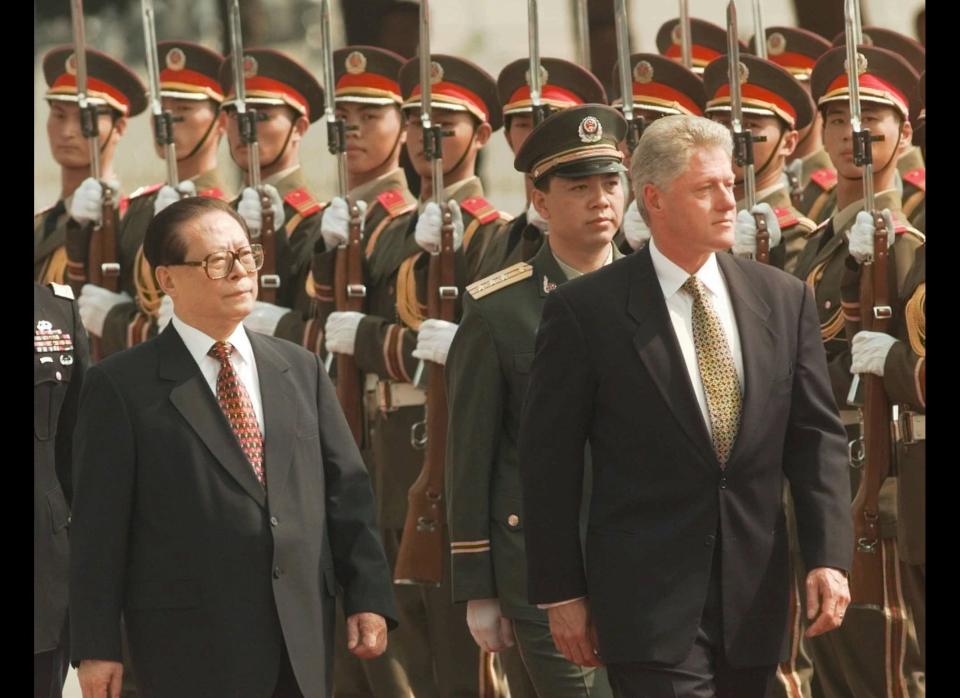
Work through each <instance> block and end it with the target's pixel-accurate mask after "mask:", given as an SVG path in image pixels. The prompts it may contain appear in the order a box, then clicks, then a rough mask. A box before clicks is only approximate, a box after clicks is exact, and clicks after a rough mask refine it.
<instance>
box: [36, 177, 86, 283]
mask: <svg viewBox="0 0 960 698" xmlns="http://www.w3.org/2000/svg"><path fill="white" fill-rule="evenodd" d="M72 200H73V195H72V194H71V195H70V196H68V197H66V198H65V199H58V200H57V203H55V204H54V205H53V206H50V207H49V208H46V209H44V210H43V211H40V212H39V213H37V214H36V215H34V217H33V280H34V281H36V282H37V283H40V284H49V283H56V284H63V283H66V270H67V252H66V249H65V247H64V245H65V244H66V241H67V223H68V222H69V221H70V216H69V214H68V211H69V210H70V202H71V201H72ZM74 225H76V224H74Z"/></svg>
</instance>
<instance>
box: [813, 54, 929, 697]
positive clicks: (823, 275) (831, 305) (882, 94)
mask: <svg viewBox="0 0 960 698" xmlns="http://www.w3.org/2000/svg"><path fill="white" fill-rule="evenodd" d="M858 51H859V53H860V54H861V55H862V56H863V60H861V61H860V64H861V72H860V77H859V84H860V99H861V108H862V112H863V115H862V121H863V124H864V126H866V127H868V128H869V129H870V131H871V133H872V134H875V135H882V136H883V140H880V141H876V142H874V143H873V162H874V168H875V169H874V189H875V191H876V192H877V195H876V205H877V207H878V208H879V209H881V210H883V209H889V216H890V219H891V229H893V230H894V231H895V232H896V234H895V235H891V238H890V241H891V247H890V259H889V264H890V265H891V270H892V271H891V278H894V277H895V279H896V281H895V284H896V288H891V289H890V291H889V297H890V298H897V297H898V296H899V294H900V291H902V290H903V289H904V288H905V282H906V277H907V273H908V272H909V271H910V268H911V267H912V266H913V263H914V258H915V255H916V252H917V249H918V248H919V247H920V245H921V244H922V242H923V234H922V233H920V232H919V231H917V230H915V229H913V228H911V227H910V226H909V225H908V224H907V223H906V220H905V218H904V216H903V213H902V210H901V205H900V196H899V194H898V192H897V190H896V187H895V173H896V160H897V157H898V156H899V155H900V154H901V153H902V152H903V151H904V150H905V149H907V148H909V147H910V136H911V133H912V129H911V121H910V119H911V117H912V116H913V115H915V111H916V109H917V107H918V103H917V102H918V100H917V97H916V83H917V76H916V73H914V71H913V69H912V68H911V67H910V65H909V64H908V63H907V62H906V61H904V60H903V59H902V58H900V57H899V56H897V55H896V54H893V53H891V52H889V51H886V50H884V49H879V48H875V47H868V46H860V47H859V48H858ZM845 60H846V56H845V49H844V48H834V49H831V50H830V51H828V52H827V53H825V54H824V55H823V56H821V58H820V59H819V60H818V61H817V64H816V66H815V67H814V70H813V73H812V75H811V87H812V94H813V97H814V99H815V100H816V103H817V105H818V107H819V108H820V110H821V111H822V113H823V118H824V132H823V137H824V146H825V147H826V149H827V152H828V153H829V154H830V159H831V161H832V162H833V164H834V167H835V168H836V170H837V185H836V192H837V211H836V212H835V213H834V214H833V216H832V217H831V218H830V219H829V220H828V221H827V222H826V223H824V224H823V225H821V226H820V227H819V228H818V229H817V231H816V232H815V233H814V235H813V236H812V237H811V238H810V240H809V241H808V242H807V246H806V247H805V248H804V250H803V252H802V253H801V255H800V259H799V260H798V262H797V267H796V269H795V270H794V274H796V275H797V276H799V277H800V278H802V279H805V280H806V281H807V283H808V284H809V285H810V286H811V288H812V289H813V292H814V297H815V299H816V303H817V308H818V312H819V314H820V321H821V327H820V332H821V337H822V339H823V342H824V349H825V350H826V354H827V362H828V367H829V370H830V377H831V383H832V385H833V391H834V397H835V399H836V402H837V406H838V408H839V409H840V414H841V417H842V419H843V421H844V424H845V425H846V427H847V433H848V436H849V437H850V440H851V441H853V440H855V439H856V438H857V437H858V434H859V426H858V417H857V413H856V411H854V410H851V409H850V408H849V407H848V405H847V393H848V391H849V387H850V383H851V376H850V361H851V359H850V345H849V342H848V339H847V336H846V334H845V318H844V314H843V309H842V300H843V296H842V286H843V283H844V274H845V271H846V268H847V260H848V257H849V255H848V244H847V239H848V235H849V234H850V233H851V230H853V231H854V233H855V232H856V231H855V228H856V227H857V226H863V225H866V226H868V227H869V228H870V230H871V231H872V219H871V218H870V216H869V215H868V214H866V213H865V212H863V211H862V209H863V203H864V202H863V180H862V169H861V168H860V167H858V166H856V165H854V163H853V158H852V145H851V142H852V138H851V132H852V129H851V125H850V113H849V103H848V99H849V96H848V89H847V84H848V83H847V76H846V72H845V67H844V64H845ZM865 219H866V220H865ZM870 234H872V232H871V233H870ZM855 475H856V471H855V470H853V469H851V477H852V478H854V479H857V478H856V477H855ZM856 489H857V483H856V482H855V483H854V484H853V487H852V490H853V491H856ZM896 489H897V479H896V478H895V477H888V478H887V479H886V481H885V482H884V486H883V489H882V490H881V502H880V513H881V537H882V539H883V540H882V544H883V549H884V554H885V555H893V556H895V555H897V526H896V504H895V500H896ZM884 585H885V594H886V598H887V603H886V605H885V608H883V609H880V610H878V609H873V608H867V607H857V606H852V605H851V607H850V609H849V610H848V612H847V614H846V618H845V619H844V623H843V625H842V626H841V627H840V628H839V629H838V630H837V631H836V632H834V633H830V634H829V635H826V636H821V637H816V638H811V639H810V641H809V646H810V650H811V653H812V656H813V659H814V666H815V667H816V673H815V676H814V681H815V684H816V685H819V687H820V690H821V692H822V695H824V696H826V697H827V698H832V697H833V696H850V695H855V696H858V698H859V697H860V696H864V698H871V697H872V696H886V695H889V694H890V693H891V692H893V693H897V692H899V693H900V694H901V695H910V696H914V697H915V696H922V695H924V693H925V688H924V676H923V664H922V658H921V656H920V652H919V647H918V645H917V641H916V636H915V634H914V630H913V624H912V623H911V622H910V618H909V614H908V613H907V611H906V608H905V605H904V603H903V601H902V600H903V599H904V595H905V593H906V592H907V591H908V590H907V589H906V588H905V587H904V586H903V585H902V583H901V575H899V574H890V575H885V578H884Z"/></svg>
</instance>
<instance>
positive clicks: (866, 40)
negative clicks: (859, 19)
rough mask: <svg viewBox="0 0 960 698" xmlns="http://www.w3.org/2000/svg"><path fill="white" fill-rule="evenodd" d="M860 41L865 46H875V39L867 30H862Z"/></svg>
mask: <svg viewBox="0 0 960 698" xmlns="http://www.w3.org/2000/svg"><path fill="white" fill-rule="evenodd" d="M860 43H861V44H863V45H864V46H873V39H872V38H870V35H869V34H867V33H866V32H862V33H861V36H860Z"/></svg>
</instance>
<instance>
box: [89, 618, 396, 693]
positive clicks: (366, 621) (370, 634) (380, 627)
mask: <svg viewBox="0 0 960 698" xmlns="http://www.w3.org/2000/svg"><path fill="white" fill-rule="evenodd" d="M347 649H348V650H350V651H351V652H352V653H353V654H354V655H355V656H357V657H359V658H360V659H373V658H374V657H379V656H380V655H381V654H383V653H384V651H385V650H386V649H387V621H386V620H384V618H383V616H381V615H379V614H377V613H354V614H353V615H352V616H348V617H347ZM84 698H86V696H84Z"/></svg>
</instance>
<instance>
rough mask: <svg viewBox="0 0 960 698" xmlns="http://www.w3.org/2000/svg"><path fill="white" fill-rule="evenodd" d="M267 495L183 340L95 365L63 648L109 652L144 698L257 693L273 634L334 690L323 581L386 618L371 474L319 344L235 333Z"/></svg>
mask: <svg viewBox="0 0 960 698" xmlns="http://www.w3.org/2000/svg"><path fill="white" fill-rule="evenodd" d="M248 334H249V336H250V342H251V344H252V345H253V352H254V356H255V358H256V362H257V370H258V372H259V377H260V389H261V393H262V398H263V413H264V420H265V423H266V428H265V434H264V436H265V440H264V449H265V459H264V463H265V468H266V477H267V492H266V493H265V492H264V490H263V488H261V486H260V485H259V484H258V483H257V480H256V478H255V476H254V474H253V470H252V468H251V466H250V464H249V462H248V461H247V460H246V458H245V456H244V455H243V452H242V451H241V450H240V445H239V443H238V441H237V440H236V437H235V436H234V435H233V433H232V432H231V431H230V427H229V425H228V423H227V421H226V418H225V417H224V415H223V413H222V412H221V410H220V407H219V405H218V404H217V401H216V398H215V397H214V395H213V393H212V391H211V390H210V388H209V386H208V385H207V383H206V382H205V380H204V378H203V376H202V374H201V373H200V369H199V368H198V366H197V364H196V362H195V361H194V360H193V358H192V357H191V356H190V354H189V352H188V351H187V348H186V347H185V346H184V344H183V341H182V340H181V339H180V335H178V334H177V332H176V330H175V329H174V328H173V327H172V326H169V327H168V328H167V329H166V330H165V331H164V332H162V333H161V334H160V335H159V336H158V337H156V338H154V339H152V340H150V341H148V342H145V343H143V344H141V345H138V346H136V347H134V348H133V349H130V350H128V351H125V352H121V353H118V354H115V355H113V356H110V357H108V358H107V359H106V360H104V361H103V362H101V363H100V364H98V365H97V366H94V367H93V368H92V369H91V370H90V371H89V372H88V374H87V380H86V381H85V384H84V387H83V394H82V396H81V415H80V419H79V420H78V424H77V429H76V436H75V441H74V452H75V478H74V482H75V491H74V523H73V532H72V542H73V557H72V560H71V568H70V574H71V576H70V584H71V588H70V606H71V608H70V613H71V628H70V629H71V652H72V660H73V662H74V663H75V664H76V663H78V662H79V661H80V660H82V659H110V660H119V658H120V634H119V619H120V614H121V612H122V613H123V616H124V620H125V623H126V626H127V631H128V634H129V639H130V651H131V654H132V658H133V664H134V671H135V673H136V679H137V687H138V689H139V690H140V692H141V693H142V694H143V695H144V696H148V697H149V696H157V697H166V696H171V697H177V698H183V697H187V696H196V697H197V698H201V697H203V698H209V697H211V696H223V697H224V698H227V697H228V696H229V697H231V698H232V697H234V696H238V697H244V698H246V697H247V696H249V697H250V698H265V697H267V696H269V695H270V694H271V691H272V689H273V686H274V683H275V681H276V677H277V672H278V667H279V659H280V653H281V649H282V646H283V644H284V643H285V644H286V647H287V650H288V652H289V655H290V662H291V664H292V666H293V669H294V673H295V674H296V676H297V678H298V680H299V683H300V687H301V689H302V690H303V693H304V696H306V698H319V697H321V696H327V695H328V694H329V692H330V681H331V663H332V657H333V649H332V646H331V643H332V641H333V612H334V593H335V591H336V586H337V583H338V582H339V583H340V584H341V585H342V586H343V589H344V610H345V612H346V613H347V614H352V613H357V612H359V611H373V612H376V613H379V614H381V615H383V616H386V617H387V618H388V622H390V623H391V625H395V622H394V621H392V619H393V618H395V617H396V612H395V609H394V601H393V592H392V585H391V580H390V571H389V569H388V567H387V563H386V559H385V556H384V553H383V548H382V546H381V542H380V539H379V536H378V533H377V532H376V528H375V523H374V508H373V506H374V505H373V496H372V493H371V489H370V484H369V479H368V477H367V472H366V470H365V469H364V466H363V463H362V461H361V458H360V454H359V452H358V451H357V447H356V445H355V443H354V441H353V437H352V436H351V434H350V430H349V428H348V427H347V424H346V421H345V420H344V418H343V414H342V412H341V411H340V407H339V405H338V403H337V398H336V395H335V392H334V388H333V386H332V384H331V383H330V381H329V379H328V378H327V376H326V373H325V372H324V371H323V368H322V366H321V364H320V362H319V359H318V357H317V356H316V355H314V354H311V353H309V352H307V351H306V350H304V349H302V348H300V347H297V346H295V345H293V344H291V343H289V342H286V341H285V340H280V339H275V338H272V337H265V336H263V335H258V334H255V333H248Z"/></svg>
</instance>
